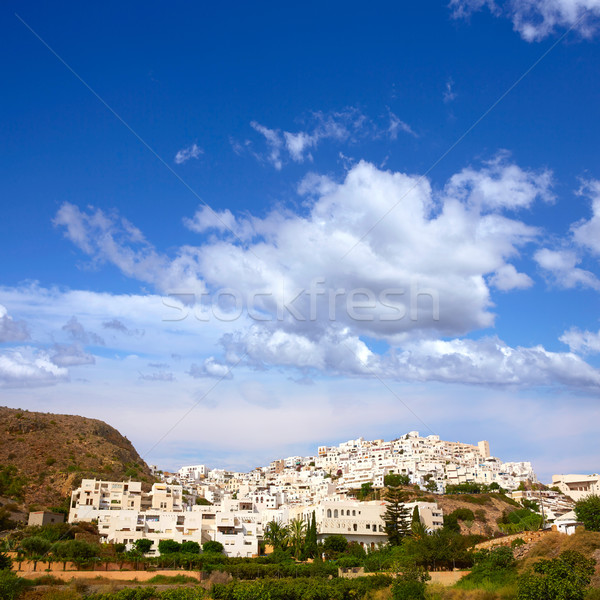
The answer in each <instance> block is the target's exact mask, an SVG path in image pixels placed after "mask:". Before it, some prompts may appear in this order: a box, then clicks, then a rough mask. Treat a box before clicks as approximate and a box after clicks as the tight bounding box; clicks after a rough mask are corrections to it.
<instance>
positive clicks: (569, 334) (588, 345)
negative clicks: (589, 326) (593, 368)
mask: <svg viewBox="0 0 600 600" xmlns="http://www.w3.org/2000/svg"><path fill="white" fill-rule="evenodd" d="M559 339H560V341H561V342H562V343H563V344H566V345H567V346H569V348H570V350H571V352H579V353H581V354H598V353H600V331H597V332H594V331H587V330H585V331H581V330H580V329H579V328H577V327H572V328H571V329H568V330H567V331H565V332H564V333H563V334H562V335H561V336H560V338H559Z"/></svg>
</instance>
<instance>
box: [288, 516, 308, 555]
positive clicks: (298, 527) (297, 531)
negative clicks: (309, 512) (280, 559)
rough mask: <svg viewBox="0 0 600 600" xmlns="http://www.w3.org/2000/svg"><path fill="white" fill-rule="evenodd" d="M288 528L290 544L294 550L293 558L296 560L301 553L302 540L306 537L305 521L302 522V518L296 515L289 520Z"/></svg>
mask: <svg viewBox="0 0 600 600" xmlns="http://www.w3.org/2000/svg"><path fill="white" fill-rule="evenodd" d="M288 529H289V532H290V545H291V547H292V550H293V552H294V558H295V559H296V560H298V559H299V558H300V555H301V554H302V549H303V547H304V540H305V539H306V523H305V522H304V519H302V518H300V517H298V518H297V519H292V521H290V524H289V527H288Z"/></svg>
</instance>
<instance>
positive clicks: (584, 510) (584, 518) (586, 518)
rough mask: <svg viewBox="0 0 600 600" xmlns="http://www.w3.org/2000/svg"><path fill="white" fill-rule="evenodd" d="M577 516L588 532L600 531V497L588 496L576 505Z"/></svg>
mask: <svg viewBox="0 0 600 600" xmlns="http://www.w3.org/2000/svg"><path fill="white" fill-rule="evenodd" d="M575 514H576V515H577V518H578V519H579V520H580V521H581V522H582V523H583V524H584V525H585V528H586V529H587V530H588V531H600V496H595V495H592V496H588V497H587V498H584V499H583V500H579V502H577V503H576V504H575Z"/></svg>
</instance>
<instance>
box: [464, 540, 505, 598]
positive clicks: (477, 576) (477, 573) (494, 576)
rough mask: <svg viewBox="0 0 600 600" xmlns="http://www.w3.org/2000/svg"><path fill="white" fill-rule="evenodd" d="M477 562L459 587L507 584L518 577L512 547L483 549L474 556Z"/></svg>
mask: <svg viewBox="0 0 600 600" xmlns="http://www.w3.org/2000/svg"><path fill="white" fill-rule="evenodd" d="M473 558H474V562H475V564H474V565H473V568H472V570H471V572H470V573H469V574H468V575H467V576H465V577H463V578H462V579H461V581H460V582H459V583H458V584H457V587H461V588H466V589H470V588H473V587H480V586H482V585H486V584H488V585H489V584H491V585H493V586H501V585H506V584H509V583H511V582H513V581H514V579H515V577H516V570H515V559H514V556H513V552H512V550H511V549H510V548H506V547H500V548H494V549H493V550H482V551H480V552H476V553H475V554H474V556H473Z"/></svg>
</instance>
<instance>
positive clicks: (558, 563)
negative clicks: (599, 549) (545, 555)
mask: <svg viewBox="0 0 600 600" xmlns="http://www.w3.org/2000/svg"><path fill="white" fill-rule="evenodd" d="M595 563H596V561H595V560H594V559H592V558H590V559H588V558H585V556H583V554H580V553H579V552H574V551H572V550H567V551H565V552H562V553H561V554H560V556H559V557H558V558H553V559H551V560H540V561H539V562H537V563H536V564H535V565H533V571H531V572H529V573H526V574H525V575H522V576H521V577H520V578H519V582H518V597H519V600H546V599H547V598H552V600H583V598H584V594H585V588H586V587H587V586H588V585H589V584H590V581H591V578H592V575H593V574H594V565H595Z"/></svg>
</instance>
